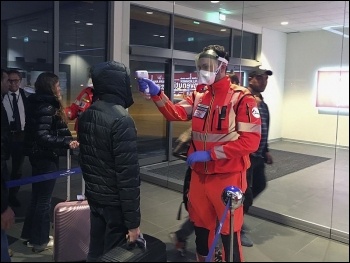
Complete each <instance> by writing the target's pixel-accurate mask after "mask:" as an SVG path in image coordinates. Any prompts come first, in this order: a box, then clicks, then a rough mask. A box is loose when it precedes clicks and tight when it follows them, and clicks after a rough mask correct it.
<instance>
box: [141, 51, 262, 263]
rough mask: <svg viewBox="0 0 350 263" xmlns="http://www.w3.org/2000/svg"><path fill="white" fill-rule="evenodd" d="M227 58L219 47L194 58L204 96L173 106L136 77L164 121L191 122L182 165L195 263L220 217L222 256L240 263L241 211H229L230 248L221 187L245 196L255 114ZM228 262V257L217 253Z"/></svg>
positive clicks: (255, 141)
mask: <svg viewBox="0 0 350 263" xmlns="http://www.w3.org/2000/svg"><path fill="white" fill-rule="evenodd" d="M228 60H229V55H228V53H227V52H225V49H224V47H222V46H219V45H210V46H208V47H205V48H204V49H203V51H202V52H201V53H199V54H198V55H197V56H196V58H195V63H196V67H197V71H198V73H197V74H198V84H199V85H201V84H204V85H205V86H206V89H205V91H204V92H197V91H195V92H193V94H190V95H189V96H187V97H186V98H185V99H184V100H182V101H180V102H178V103H176V104H173V103H172V102H171V101H170V100H169V98H168V97H167V96H166V95H165V94H164V92H163V91H162V90H161V89H160V87H159V86H157V85H156V84H155V83H154V82H153V81H152V80H149V79H139V80H138V83H139V90H140V91H141V92H144V91H145V90H146V89H147V88H149V93H150V94H151V99H152V100H153V101H154V103H155V104H156V106H157V107H158V110H159V111H160V112H161V113H162V114H163V115H164V116H165V117H166V119H167V120H169V121H189V120H192V142H191V145H190V148H189V150H188V152H187V164H188V166H190V167H191V168H192V173H191V182H190V188H189V194H188V212H189V216H190V220H191V221H192V222H193V223H194V226H195V235H196V254H197V261H199V262H204V261H205V259H206V257H207V256H208V254H209V247H212V241H213V236H214V235H213V233H214V232H215V228H216V225H217V219H218V218H222V216H223V215H225V216H226V218H225V221H224V223H223V225H222V228H221V239H222V243H223V245H224V252H225V251H226V252H227V251H232V252H231V253H232V254H233V259H234V261H235V262H243V255H242V247H241V242H240V230H241V227H242V224H243V207H242V206H241V207H239V208H237V209H236V210H235V211H234V213H233V214H234V246H233V249H230V213H229V212H227V213H226V214H224V212H225V203H224V202H223V200H222V193H223V190H224V189H225V188H226V187H227V186H236V187H238V188H240V189H241V190H242V191H243V192H245V190H246V188H247V181H246V171H247V169H248V167H249V165H250V163H249V154H250V153H252V152H255V151H256V150H257V149H258V146H259V142H260V128H261V127H260V124H261V121H260V115H259V110H258V108H257V104H256V100H255V99H254V97H253V96H252V94H251V93H250V91H249V90H248V89H246V88H244V87H240V86H238V85H234V84H232V83H231V81H230V78H229V76H228V75H226V70H227V65H228ZM223 254H224V255H225V260H226V261H229V258H230V255H229V253H223Z"/></svg>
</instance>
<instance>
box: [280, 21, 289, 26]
mask: <svg viewBox="0 0 350 263" xmlns="http://www.w3.org/2000/svg"><path fill="white" fill-rule="evenodd" d="M288 24H289V23H288V22H287V21H285V22H281V25H282V26H285V25H288Z"/></svg>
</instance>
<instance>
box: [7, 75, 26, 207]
mask: <svg viewBox="0 0 350 263" xmlns="http://www.w3.org/2000/svg"><path fill="white" fill-rule="evenodd" d="M7 73H8V82H9V91H8V92H7V93H6V94H5V95H4V97H3V104H4V107H5V109H6V113H7V118H8V121H9V124H10V130H11V140H12V142H11V146H10V151H11V152H10V156H11V164H12V165H11V176H10V178H11V180H17V179H20V178H21V177H22V166H23V162H24V156H25V155H24V125H25V116H26V108H27V106H26V105H27V97H26V95H25V93H24V90H23V89H22V88H21V87H20V86H21V82H22V74H21V72H19V71H18V70H9V71H8V72H7ZM18 191H19V186H18V187H13V188H11V189H10V192H9V203H10V205H11V206H12V207H19V206H20V205H21V203H20V202H19V200H18V199H17V193H18Z"/></svg>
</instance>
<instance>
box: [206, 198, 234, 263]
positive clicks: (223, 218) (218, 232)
mask: <svg viewBox="0 0 350 263" xmlns="http://www.w3.org/2000/svg"><path fill="white" fill-rule="evenodd" d="M229 207H230V202H227V204H226V207H225V211H224V213H223V215H222V216H221V220H220V222H219V227H218V229H217V230H216V233H215V238H214V242H213V244H212V245H211V247H210V249H209V253H208V256H207V257H206V258H205V262H210V260H211V258H212V256H213V253H214V251H215V246H216V244H217V243H218V239H219V235H220V232H221V228H222V225H223V224H224V221H225V219H226V215H227V212H228V209H229Z"/></svg>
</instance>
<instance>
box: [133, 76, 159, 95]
mask: <svg viewBox="0 0 350 263" xmlns="http://www.w3.org/2000/svg"><path fill="white" fill-rule="evenodd" d="M137 82H138V83H139V91H140V92H142V93H144V92H145V90H146V89H147V88H149V94H150V95H151V96H155V95H157V94H158V93H159V91H160V87H159V86H158V85H157V84H156V83H154V82H153V81H152V80H150V79H146V78H144V79H138V80H137Z"/></svg>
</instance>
